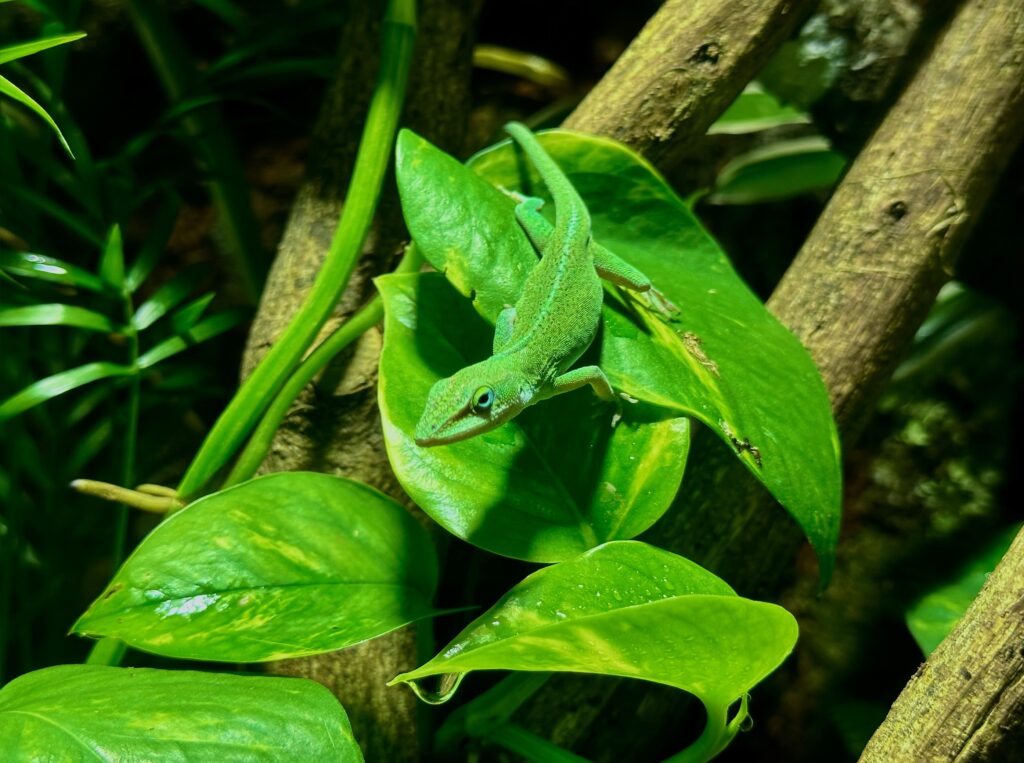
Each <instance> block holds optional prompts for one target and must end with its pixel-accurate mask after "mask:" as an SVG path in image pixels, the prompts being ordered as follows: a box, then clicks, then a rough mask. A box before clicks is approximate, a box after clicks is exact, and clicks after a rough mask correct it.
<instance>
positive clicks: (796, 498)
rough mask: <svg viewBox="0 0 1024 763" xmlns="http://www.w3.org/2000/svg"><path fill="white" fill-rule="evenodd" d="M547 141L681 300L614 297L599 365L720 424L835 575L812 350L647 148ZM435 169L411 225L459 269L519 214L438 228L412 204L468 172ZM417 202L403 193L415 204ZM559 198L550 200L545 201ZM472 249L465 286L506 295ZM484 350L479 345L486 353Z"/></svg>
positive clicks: (836, 507) (487, 173)
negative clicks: (744, 277)
mask: <svg viewBox="0 0 1024 763" xmlns="http://www.w3.org/2000/svg"><path fill="white" fill-rule="evenodd" d="M539 140H540V142H541V143H542V144H543V145H544V147H545V149H546V150H547V151H548V153H550V154H551V155H552V157H553V158H554V159H555V160H556V161H557V162H558V163H559V165H560V166H561V167H562V169H563V170H564V171H565V172H566V174H567V176H568V177H569V179H570V181H571V182H572V183H573V184H574V185H575V186H576V188H577V190H578V191H579V192H580V194H581V196H582V197H583V199H584V201H585V202H586V203H587V206H588V207H589V209H590V213H591V217H592V219H593V233H594V238H595V240H597V241H598V242H600V243H601V244H603V245H604V246H605V247H608V248H609V249H611V250H612V251H613V252H614V253H615V254H617V255H619V256H620V257H622V258H623V259H625V260H627V261H628V262H630V263H631V264H632V265H634V266H636V267H638V268H639V269H641V270H642V271H644V272H645V273H646V274H647V275H648V276H650V277H651V279H652V280H653V282H654V284H655V285H656V286H657V287H658V288H659V289H661V290H662V291H663V292H664V293H665V294H666V295H667V296H668V298H669V299H671V300H672V301H673V302H674V303H675V304H676V305H678V306H679V308H680V311H681V312H680V314H679V315H678V316H677V318H676V320H675V321H673V322H672V323H666V322H665V321H664V320H662V319H661V318H660V317H658V316H655V315H653V314H651V313H649V312H648V311H647V310H645V309H642V308H639V307H637V306H636V305H635V304H633V302H632V300H631V301H630V303H629V304H625V303H622V302H621V300H619V299H618V298H616V300H614V301H612V302H610V303H609V304H607V305H606V309H605V313H604V333H603V337H602V339H601V340H600V341H601V348H600V365H601V367H602V368H603V369H604V370H605V372H606V373H607V374H608V376H609V378H610V380H611V382H612V385H613V386H614V387H615V388H616V389H619V390H623V391H625V392H627V393H629V394H631V395H632V396H634V397H636V398H638V399H640V400H641V401H642V402H645V403H648V404H650V406H648V407H651V406H656V407H658V408H660V409H662V413H661V414H660V415H662V416H664V417H668V416H678V415H683V414H685V415H691V416H695V417H696V418H698V419H700V420H701V421H703V422H704V423H706V424H707V425H708V426H709V427H711V428H712V429H713V430H714V431H716V432H717V433H718V434H719V436H720V437H721V438H722V439H723V440H725V442H726V443H728V445H729V447H731V448H733V449H734V450H735V451H736V453H737V455H738V457H739V458H740V459H741V460H742V461H743V463H744V464H745V465H746V466H747V468H748V469H750V471H751V472H752V473H753V474H754V475H755V476H756V477H757V478H758V479H759V480H761V481H762V482H763V483H764V484H765V486H766V487H767V488H768V489H769V490H770V491H771V492H772V494H773V495H774V496H775V497H776V498H777V499H778V500H779V501H780V503H782V504H783V506H785V507H786V509H787V510H788V511H789V512H790V514H792V515H793V517H794V518H795V519H796V521H797V522H798V523H799V525H800V526H801V528H802V529H803V530H804V532H805V533H806V534H807V536H808V538H809V539H810V541H811V543H812V544H813V545H814V547H815V550H816V551H817V553H818V557H819V560H820V561H821V567H822V578H823V580H827V579H828V577H829V574H830V571H831V565H832V557H833V554H834V549H835V543H836V537H837V535H838V529H839V512H840V471H839V444H838V437H837V435H836V431H835V425H834V423H833V421H832V415H831V410H830V406H829V400H828V395H827V393H826V391H825V388H824V385H823V384H822V382H821V379H820V376H819V375H818V372H817V369H816V368H815V366H814V363H813V362H812V361H811V359H810V357H809V356H808V354H807V352H806V350H805V349H804V348H803V347H802V346H801V345H800V343H799V341H798V340H797V339H796V338H795V337H793V335H792V334H790V333H789V332H788V331H787V330H786V328H785V327H784V326H782V325H781V324H780V323H779V322H778V321H777V320H776V319H775V318H774V317H773V316H772V315H771V314H770V313H769V312H768V311H767V310H766V309H765V307H764V305H763V304H762V303H761V302H760V300H758V299H757V297H756V296H755V295H754V294H753V293H752V292H751V291H750V289H749V288H748V287H747V286H746V285H745V284H744V283H743V282H742V281H741V280H740V278H739V277H738V276H737V275H736V272H735V271H734V270H733V268H732V266H731V264H730V263H729V261H728V260H727V258H726V257H725V255H724V254H723V253H722V251H721V249H720V248H719V247H718V245H717V244H716V243H715V241H714V240H713V239H712V238H711V237H710V236H709V235H708V234H707V232H706V231H705V230H704V229H703V227H702V226H701V225H700V223H698V222H697V220H696V219H695V218H694V216H693V215H692V213H691V212H690V211H689V210H688V209H687V208H686V207H685V205H684V204H683V202H682V201H681V200H680V199H679V198H678V197H677V196H676V195H675V194H674V193H673V192H672V190H671V189H670V188H669V187H668V185H667V184H666V183H665V181H664V180H663V179H662V178H661V177H660V176H659V175H658V174H657V173H656V172H655V171H654V169H653V168H652V167H651V166H650V165H649V164H647V163H646V162H645V161H644V160H643V159H642V158H641V157H639V156H638V155H636V154H634V153H633V152H631V151H629V150H628V149H627V148H625V147H624V146H621V145H620V144H617V143H615V142H612V141H609V140H606V139H601V138H594V137H588V136H582V135H578V134H573V133H568V132H564V131H552V132H548V133H544V134H541V135H540V136H539ZM435 150H436V149H435ZM470 167H471V168H472V169H473V170H474V171H476V172H477V173H478V174H480V175H481V177H483V178H485V179H486V180H487V181H488V182H489V183H491V184H493V185H495V186H499V187H504V188H508V189H520V190H521V191H523V192H525V193H529V194H531V195H536V196H540V197H542V198H543V197H544V196H545V193H546V190H545V188H544V185H543V183H541V181H540V180H539V178H538V177H537V176H535V175H534V174H533V171H532V169H531V168H530V167H529V165H528V163H525V162H524V161H522V160H521V158H520V157H519V156H518V155H517V153H516V152H515V151H514V150H513V149H512V147H511V146H510V145H509V143H507V142H506V143H503V144H500V145H498V146H496V147H494V148H492V149H489V150H487V151H485V152H483V153H481V154H478V155H477V156H476V157H474V158H473V159H472V160H471V161H470ZM428 181H429V177H427V178H421V179H420V180H419V181H418V182H419V183H420V186H418V187H419V194H418V195H417V197H416V200H415V204H416V205H419V206H421V207H422V209H421V210H420V211H419V212H418V213H417V214H414V215H412V217H411V220H410V229H411V231H412V233H413V236H414V238H415V239H416V240H417V243H420V244H421V246H422V247H423V249H424V252H425V254H426V256H427V258H428V259H430V260H431V262H432V263H433V264H435V266H436V265H437V264H438V263H437V258H438V256H439V255H438V252H437V249H436V247H438V246H441V245H443V246H444V247H445V249H444V256H445V258H446V259H445V262H446V263H447V272H448V274H450V273H451V272H452V269H453V267H454V266H453V265H452V264H451V260H452V259H453V258H455V257H457V256H461V255H460V253H462V252H465V251H468V250H467V249H466V247H469V246H470V242H472V241H476V240H494V239H497V238H499V237H500V236H499V233H498V232H497V230H498V229H497V226H498V225H502V226H504V224H505V223H504V218H505V217H507V216H508V215H509V214H510V213H506V214H504V215H503V216H502V219H501V220H497V221H496V222H494V223H493V224H494V226H495V228H494V229H493V230H491V231H490V232H481V230H480V228H481V227H482V226H486V225H488V224H490V221H491V219H492V217H493V215H492V214H491V213H490V212H488V213H487V214H484V213H483V212H482V211H480V212H479V213H478V214H476V215H475V216H474V218H473V223H472V225H473V228H472V230H469V231H467V230H464V229H461V228H460V227H459V219H460V218H452V220H451V224H450V225H448V226H447V227H445V229H444V230H443V231H442V232H441V233H436V232H434V231H433V230H432V229H430V228H429V226H428V228H427V230H426V231H421V230H420V228H419V227H418V226H417V225H416V224H415V220H416V219H417V216H420V217H422V219H423V220H424V221H429V220H430V219H431V213H430V209H432V207H431V205H432V204H434V203H436V204H439V205H442V206H443V205H447V204H449V203H450V202H449V201H446V200H444V199H445V197H446V194H447V193H448V191H447V188H448V187H450V186H451V185H452V184H453V183H455V182H456V181H459V182H461V176H457V175H454V174H452V175H445V176H444V177H443V178H441V179H440V181H439V182H437V183H436V184H433V185H431V184H430V183H429V182H428ZM412 204H413V200H412V199H411V198H409V194H408V193H406V195H405V196H403V205H404V206H403V208H404V209H406V211H407V216H408V209H409V207H410V205H412ZM551 207H552V205H551V204H550V203H548V204H547V205H546V211H547V212H548V213H550V212H551V211H552V210H551ZM472 208H473V207H472V206H471V209H472ZM475 208H476V209H479V210H483V207H482V206H481V205H477V207H475ZM443 214H447V213H443V212H441V211H439V212H438V213H437V216H438V217H440V216H442V215H443ZM502 230H504V228H502ZM442 234H443V235H442ZM438 236H440V238H437V237H438ZM421 238H424V239H425V240H427V242H428V243H427V244H426V245H424V244H423V242H422V241H421ZM431 243H433V244H434V246H435V248H434V250H433V251H431V248H430V246H431ZM466 259H467V261H468V264H466V265H465V266H460V267H462V268H463V269H462V271H460V272H464V273H468V274H469V276H470V277H469V279H468V280H467V281H466V282H465V283H463V284H462V286H460V290H462V291H464V292H465V291H466V290H467V289H468V290H469V291H470V292H475V295H476V298H477V301H478V302H479V303H480V304H491V303H502V302H503V301H506V300H507V295H508V293H509V290H508V286H507V279H506V278H505V277H504V276H502V277H501V278H498V279H497V280H496V281H492V279H490V278H489V277H488V273H487V269H486V268H484V269H474V267H473V262H472V260H471V259H470V257H469V255H466ZM495 269H496V270H501V272H507V273H512V272H514V269H502V268H500V267H499V266H495ZM492 284H493V285H492ZM492 289H493V293H492ZM417 341H422V342H425V341H426V340H423V339H418V340H417ZM478 341H480V340H478ZM486 351H487V350H486V348H485V347H481V348H480V349H479V350H478V351H477V357H482V356H483V354H484V353H485V352H486ZM644 408H645V406H638V407H637V409H638V411H640V410H643V409H644ZM628 412H629V410H628V408H627V413H628ZM576 426H577V427H578V426H579V424H578V423H577V424H576ZM498 431H501V430H498ZM392 457H393V458H394V454H392Z"/></svg>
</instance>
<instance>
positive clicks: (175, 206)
mask: <svg viewBox="0 0 1024 763" xmlns="http://www.w3.org/2000/svg"><path fill="white" fill-rule="evenodd" d="M180 211H181V201H180V200H179V199H178V197H177V196H171V195H168V196H167V197H166V198H165V199H164V201H163V203H162V204H161V205H160V208H159V209H158V210H157V213H156V215H155V216H154V218H153V221H152V222H151V223H150V226H149V234H148V235H147V236H146V240H145V242H144V243H143V245H142V248H141V250H140V251H139V256H138V257H136V258H135V261H134V262H133V263H132V264H131V267H130V268H128V273H127V275H126V276H125V283H124V285H125V288H126V289H127V290H128V291H129V293H132V294H134V293H135V291H136V290H137V289H138V288H139V287H140V286H142V284H143V282H144V281H145V280H146V278H147V277H148V276H149V274H150V273H151V272H152V271H153V267H154V266H155V265H156V263H157V261H158V260H159V259H160V255H161V254H163V252H164V249H165V248H166V247H167V242H168V240H169V239H170V237H171V232H172V231H173V230H174V224H175V222H176V221H177V219H178V212H180Z"/></svg>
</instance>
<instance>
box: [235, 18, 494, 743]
mask: <svg viewBox="0 0 1024 763" xmlns="http://www.w3.org/2000/svg"><path fill="white" fill-rule="evenodd" d="M418 6H419V30H418V34H417V40H416V50H415V54H414V56H415V57H414V60H413V66H412V74H411V77H410V82H409V87H408V89H407V92H408V97H407V102H406V106H405V109H404V114H403V124H407V125H409V126H411V127H413V128H414V129H416V130H417V131H418V132H421V133H422V134H424V135H426V136H427V137H429V138H430V139H431V140H432V141H434V142H436V143H438V144H439V145H441V146H445V147H448V148H449V149H452V150H454V151H456V152H457V151H458V148H459V147H460V146H461V142H462V137H463V133H464V131H465V127H466V122H467V114H468V111H469V89H468V85H469V73H470V66H471V57H472V37H473V34H474V33H475V22H476V16H477V13H478V10H479V0H420V2H419V3H418ZM348 7H349V13H350V16H349V18H348V20H347V23H346V25H345V28H344V30H343V33H342V40H341V44H340V51H341V64H340V68H339V70H338V73H337V75H336V76H335V78H334V80H333V83H332V84H331V86H330V89H329V91H328V93H327V97H326V99H325V103H324V106H323V109H322V111H321V114H320V117H319V119H318V122H317V125H316V128H315V130H314V140H313V146H312V148H311V151H310V157H309V164H308V167H307V178H306V180H305V181H304V183H303V186H302V188H301V189H300V190H299V193H298V197H297V199H296V201H295V204H294V206H293V208H292V213H291V217H290V218H289V221H288V225H287V227H286V229H285V232H284V237H283V239H282V241H281V245H280V247H279V250H278V253H277V257H276V259H275V262H274V265H273V268H272V269H271V273H270V277H269V280H268V283H267V289H266V291H265V292H264V296H263V300H262V303H261V305H260V309H259V313H258V314H257V317H256V321H255V323H254V325H253V329H252V332H251V334H250V337H249V343H248V348H247V353H246V358H245V360H244V363H243V367H244V371H245V372H248V371H251V369H252V368H253V366H254V365H255V364H256V362H257V361H258V360H259V358H260V357H261V356H262V355H263V354H264V352H265V351H266V349H267V348H268V347H269V346H270V344H271V343H272V342H273V341H274V339H275V338H276V337H277V336H278V334H279V333H280V332H281V330H282V329H283V328H284V327H285V326H286V325H287V323H288V321H290V320H291V317H292V315H293V314H294V312H295V310H296V309H297V307H298V306H299V305H300V304H301V302H302V300H303V299H304V298H305V296H306V293H307V292H308V290H309V288H310V286H311V285H312V283H313V280H314V278H315V275H316V273H317V271H318V270H319V267H320V264H321V263H322V261H323V257H324V255H325V254H326V252H327V249H328V247H329V246H330V241H331V238H332V236H333V234H334V229H335V227H336V226H337V223H338V216H339V214H340V212H341V208H342V205H343V202H344V199H343V198H342V194H343V192H344V189H345V188H346V186H347V184H348V178H349V173H350V171H351V167H352V164H353V162H354V158H355V153H356V149H357V146H358V141H359V136H360V134H361V132H362V125H363V119H364V117H365V115H366V107H367V104H368V101H369V96H370V93H371V89H372V86H373V83H374V80H375V74H376V69H377V65H378V60H379V40H380V34H379V29H380V18H381V15H382V10H383V4H382V3H377V2H370V3H366V2H356V3H349V4H348ZM393 185H394V184H393V183H390V184H389V185H388V186H386V189H385V193H384V195H383V197H382V199H381V205H380V209H379V210H378V214H377V220H376V223H375V230H374V231H373V232H372V233H371V236H370V240H369V241H368V243H367V247H366V252H365V256H364V258H363V261H362V262H361V264H360V267H359V269H358V271H357V272H356V274H355V276H354V277H353V279H352V282H351V283H350V284H349V288H348V290H347V291H346V293H345V295H344V297H343V298H342V301H341V304H340V305H339V306H338V308H337V310H336V317H335V318H334V319H332V321H331V322H330V323H329V325H328V326H327V327H325V332H326V331H329V330H331V329H333V328H334V327H336V326H337V324H338V321H339V320H340V318H341V316H344V315H348V314H350V313H352V312H353V311H354V310H355V309H356V308H357V307H358V306H359V305H360V304H362V303H363V302H364V301H365V299H366V297H367V295H368V294H369V293H370V292H371V291H372V289H373V286H372V284H371V282H370V279H371V278H372V277H373V276H374V275H376V274H377V273H379V272H381V271H382V270H383V269H385V268H386V267H387V265H388V260H389V259H391V257H392V255H394V254H395V252H396V250H397V248H398V246H399V243H400V242H401V241H402V240H403V238H404V237H405V235H406V233H405V228H404V225H403V224H402V220H401V211H400V208H399V205H398V200H397V194H396V193H395V190H394V187H393ZM379 346H380V333H379V331H377V330H374V331H370V332H367V334H366V335H365V336H364V337H363V339H362V341H361V342H360V343H359V345H358V347H356V348H355V350H354V351H353V352H350V353H347V354H346V357H345V358H344V359H340V360H339V361H338V362H336V363H334V364H332V367H331V368H330V369H328V370H327V371H326V372H325V373H324V374H323V376H322V378H321V379H320V380H319V381H318V390H317V393H316V394H314V393H313V391H312V390H308V391H307V393H306V394H305V395H304V396H303V398H302V399H301V400H300V401H299V403H298V404H297V405H296V406H295V408H294V409H293V411H292V414H291V415H290V416H289V417H288V419H287V420H286V422H285V423H284V425H283V427H282V429H281V431H280V432H279V433H278V436H277V438H276V440H275V443H274V449H273V451H272V453H271V454H270V456H269V457H268V459H267V462H266V463H265V464H264V467H263V471H285V470H295V469H312V470H316V471H322V472H328V473H333V474H344V475H346V476H349V477H352V478H354V479H358V480H361V481H363V482H366V483H367V484H370V485H373V486H375V487H377V488H379V489H381V490H383V491H384V492H386V493H388V494H390V495H391V496H392V497H394V498H396V499H398V500H407V499H406V498H405V496H404V493H402V491H401V489H400V488H399V487H398V484H397V482H396V481H395V479H394V475H393V474H392V472H391V468H390V466H389V464H388V461H387V457H386V455H385V453H384V445H383V439H382V434H381V431H380V418H379V413H378V411H377V393H376V379H377V354H378V352H379ZM416 664H418V656H417V639H416V633H415V630H414V629H413V628H411V627H410V628H405V629H402V630H400V631H397V632H394V633H390V634H387V635H386V636H382V637H380V638H377V639H374V640H372V641H369V642H366V643H364V644H360V645H358V646H355V647H352V648H349V649H346V650H343V651H341V652H337V653H333V654H326V655H319V656H316V657H311V658H304V659H300V660H288V661H284V662H279V663H273V664H271V665H270V666H268V669H269V670H270V671H271V672H274V673H278V674H284V675H297V676H303V677H307V678H312V679H313V680H316V681H319V682H321V683H323V684H324V685H325V686H327V687H328V688H329V689H330V690H331V691H332V692H333V693H334V694H335V695H336V696H338V698H339V699H340V700H341V702H342V704H343V705H344V706H345V709H346V711H347V712H348V714H349V717H350V719H351V721H352V726H353V729H354V731H355V736H356V739H358V740H359V744H360V746H361V747H362V749H363V752H364V754H365V757H366V759H367V760H387V761H415V760H419V759H420V758H421V756H422V755H423V754H424V751H423V750H422V749H421V748H420V740H421V738H422V735H421V734H420V729H421V720H422V719H423V717H424V708H423V707H421V706H420V703H419V702H418V700H416V698H415V696H414V695H413V694H412V692H410V691H408V690H407V689H405V688H404V687H396V688H388V687H387V686H386V683H387V681H388V680H390V679H391V678H392V677H393V676H395V675H396V674H397V673H399V672H401V671H403V670H408V669H411V668H413V667H415V665H416Z"/></svg>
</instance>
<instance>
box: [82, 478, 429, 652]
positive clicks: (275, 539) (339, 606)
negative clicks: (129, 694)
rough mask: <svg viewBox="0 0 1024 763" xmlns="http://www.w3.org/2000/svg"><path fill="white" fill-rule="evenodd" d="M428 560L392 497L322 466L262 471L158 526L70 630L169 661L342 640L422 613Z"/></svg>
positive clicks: (420, 538) (328, 647)
mask: <svg viewBox="0 0 1024 763" xmlns="http://www.w3.org/2000/svg"><path fill="white" fill-rule="evenodd" d="M436 585H437V558H436V555H435V552H434V548H433V546H432V545H431V542H430V539H429V538H428V536H427V533H426V531H425V530H424V529H423V528H422V527H421V526H420V525H419V524H418V523H417V522H416V521H415V520H414V519H413V518H412V517H411V516H410V515H409V514H408V513H407V512H406V511H405V510H404V509H403V508H402V507H401V506H399V505H398V504H396V503H395V502H394V501H392V500H391V499H389V498H387V497H386V496H384V495H382V494H381V493H378V492H377V491H376V490H374V489H372V488H370V487H367V486H366V485H363V484H361V483H358V482H354V481H352V480H347V479H344V478H341V477H333V476H330V475H326V474H314V473H306V472H288V473H281V474H271V475H268V476H266V477H261V478H258V479H255V480H252V481H250V482H246V483H243V484H241V485H237V486H236V487H232V488H229V489H227V490H224V491H222V492H220V493H215V494H213V495H210V496H207V497H205V498H202V499H200V500H198V501H196V502H195V503H193V504H190V505H189V506H188V507H186V508H185V509H183V510H182V511H180V512H179V513H177V514H175V515H174V516H172V517H171V518H170V519H168V520H167V521H165V522H164V523H163V524H161V525H160V526H159V527H157V529H156V530H154V531H153V532H152V533H151V534H150V535H149V536H148V537H147V538H146V539H145V540H144V541H143V542H142V543H141V544H140V545H139V547H138V549H136V551H135V553H133V554H132V555H131V556H130V557H129V558H128V560H127V561H126V562H125V563H124V565H123V566H122V567H121V569H120V570H118V572H117V574H116V575H115V576H114V579H113V581H111V583H110V585H109V586H108V587H107V590H106V591H104V592H103V594H102V595H101V596H100V597H99V598H98V599H97V600H96V601H95V602H93V605H92V606H91V607H90V608H89V610H88V611H87V612H86V613H85V614H84V615H82V617H81V618H80V619H79V620H78V622H77V623H75V626H74V628H73V631H74V632H75V633H80V634H83V635H89V636H111V637H114V638H119V639H121V640H122V641H125V642H127V643H128V644H130V645H131V646H133V647H135V648H137V649H141V650H143V651H147V652H154V653H156V654H162V655H166V656H168V657H184V658H191V659H199V660H219V661H226V662H261V661H264V660H278V659H283V658H286V657H298V656H301V655H306V654H315V653H319V652H327V651H332V650H335V649H341V648H343V647H346V646H350V645H351V644H355V643H358V642H360V641H365V640H366V639H370V638H374V637H375V636H379V635H381V634H383V633H387V632H388V631H391V630H394V629H395V628H399V627H401V626H403V625H405V624H406V623H409V622H412V621H413V620H418V619H421V618H423V617H428V616H430V615H432V614H435V612H434V611H433V610H432V609H431V606H430V601H431V598H432V597H433V594H434V589H435V587H436Z"/></svg>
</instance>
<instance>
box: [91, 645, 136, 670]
mask: <svg viewBox="0 0 1024 763" xmlns="http://www.w3.org/2000/svg"><path fill="white" fill-rule="evenodd" d="M127 651H128V645H127V644H126V643H124V642H123V641H121V639H117V638H101V639H100V640H99V641H97V642H96V643H95V644H93V645H92V649H90V650H89V656H88V657H86V658H85V664H86V665H113V666H115V667H116V666H117V665H120V664H121V660H122V659H124V655H125V652H127Z"/></svg>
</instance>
